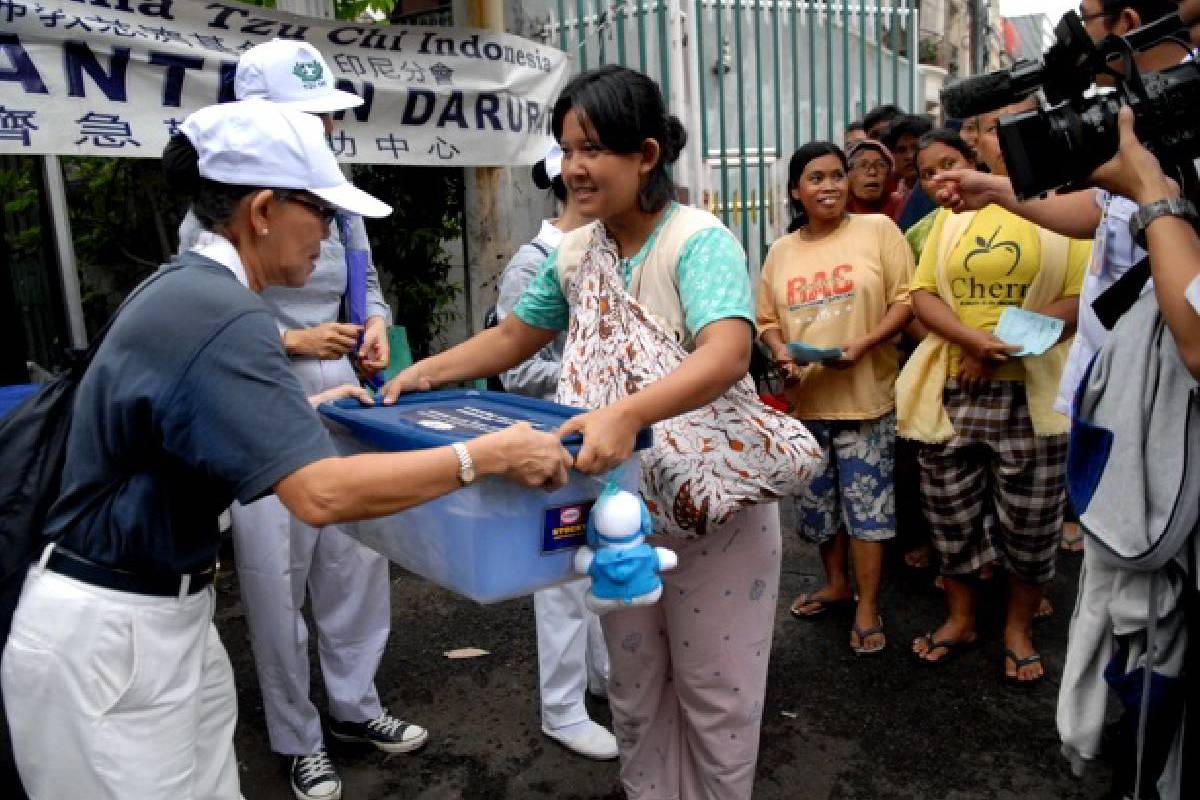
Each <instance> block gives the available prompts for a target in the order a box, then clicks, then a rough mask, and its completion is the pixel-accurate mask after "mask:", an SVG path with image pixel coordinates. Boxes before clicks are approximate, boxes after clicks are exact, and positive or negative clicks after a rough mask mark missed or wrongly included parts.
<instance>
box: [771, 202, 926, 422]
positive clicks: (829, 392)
mask: <svg viewBox="0 0 1200 800" xmlns="http://www.w3.org/2000/svg"><path fill="white" fill-rule="evenodd" d="M912 270H913V255H912V249H911V248H910V247H909V246H908V242H906V241H905V240H904V236H903V235H902V234H901V233H900V229H899V228H897V227H896V224H895V223H894V222H892V221H891V220H890V219H888V218H887V217H885V216H882V215H880V214H862V215H858V214H852V215H850V216H848V217H847V218H846V221H845V222H843V223H842V225H841V227H840V228H838V229H837V230H836V231H834V232H833V233H831V234H830V235H828V236H826V237H825V238H824V239H821V240H820V241H817V242H808V241H805V240H804V239H802V238H801V235H800V233H799V232H796V233H791V234H788V235H787V236H784V237H783V238H781V239H779V240H778V241H776V242H775V244H773V245H772V246H771V251H770V252H769V253H768V254H767V258H766V261H765V262H764V263H763V268H762V279H761V283H760V285H759V290H758V327H759V331H760V334H761V332H764V331H767V330H770V329H772V328H774V329H776V330H778V331H780V333H781V334H782V336H783V338H784V341H788V342H804V343H805V344H810V345H814V346H816V347H838V346H842V345H845V344H846V343H848V342H850V341H851V340H853V339H857V338H859V337H862V336H865V335H867V334H868V333H870V332H871V331H872V330H873V329H874V328H875V326H877V325H878V324H879V322H880V320H882V319H883V316H884V314H886V313H887V311H888V309H889V308H891V307H892V306H893V305H895V304H896V303H905V304H907V303H908V282H909V280H910V279H911V277H912ZM899 362H900V355H899V352H898V351H897V350H896V345H895V343H894V342H885V343H883V344H881V345H879V346H878V347H876V348H873V349H872V350H871V351H870V352H868V353H867V354H866V355H865V356H864V357H863V358H862V360H861V361H859V362H858V363H857V364H855V365H854V366H853V367H850V368H849V369H844V370H842V369H832V368H830V367H823V366H820V365H812V366H810V367H808V368H806V369H804V373H803V377H802V378H801V380H800V381H799V382H798V383H797V384H795V385H794V386H792V387H789V390H788V399H789V400H791V402H792V404H793V407H794V411H793V413H794V414H795V415H796V416H797V417H799V418H800V419H875V418H876V417H881V416H883V415H884V414H886V413H888V412H889V411H891V410H892V409H893V408H894V407H895V405H896V373H897V370H898V366H899Z"/></svg>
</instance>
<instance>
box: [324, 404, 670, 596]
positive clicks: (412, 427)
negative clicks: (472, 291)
mask: <svg viewBox="0 0 1200 800" xmlns="http://www.w3.org/2000/svg"><path fill="white" fill-rule="evenodd" d="M321 413H322V414H324V415H325V417H326V418H327V419H329V420H331V421H333V423H335V427H341V428H342V429H343V431H344V432H345V433H347V434H349V437H351V438H352V439H353V442H354V446H355V447H356V448H359V449H361V450H363V451H381V450H383V451H408V450H422V449H426V448H430V447H444V446H446V445H449V444H450V443H451V442H456V441H465V440H468V439H473V438H475V437H476V436H480V435H482V434H485V433H490V432H492V431H497V430H500V429H502V428H506V427H508V426H509V425H512V424H515V423H517V422H529V423H530V424H531V425H533V427H534V428H537V429H538V430H544V431H554V430H556V429H557V428H558V427H559V426H560V425H561V424H562V423H563V422H564V421H566V420H567V419H570V418H571V417H573V416H575V415H577V414H580V413H582V411H581V410H579V409H575V408H568V407H567V406H560V405H557V404H555V403H549V402H546V401H543V400H535V399H531V398H527V397H519V396H516V395H509V394H504V393H502V392H484V391H443V392H423V393H418V394H409V395H403V396H401V397H400V399H399V400H398V401H397V402H396V404H395V405H394V406H362V405H359V403H358V402H357V401H355V400H341V401H338V402H337V403H327V404H325V405H323V406H321ZM574 438H575V439H576V440H575V441H574V442H571V441H570V440H568V441H567V447H568V449H569V450H574V449H575V448H577V447H578V445H579V441H578V437H574ZM649 444H650V432H649V431H648V430H646V431H643V432H642V433H641V435H639V437H638V444H637V449H639V450H640V449H643V448H645V447H646V446H648V445H649ZM616 476H617V479H618V482H619V483H620V484H621V486H622V487H624V488H626V489H628V490H630V491H633V492H636V491H637V490H638V487H639V484H640V482H641V468H640V464H639V463H638V456H637V454H636V453H635V454H634V455H633V456H632V457H631V458H630V459H629V460H628V461H626V462H625V463H624V464H622V465H621V466H620V467H618V468H617V470H616ZM604 483H605V479H604V477H603V476H598V477H593V476H588V475H583V474H581V473H578V472H574V471H572V472H571V480H570V483H568V484H567V485H566V486H564V487H563V488H562V489H560V490H558V491H556V492H553V493H546V492H543V491H540V490H538V489H526V488H524V487H521V486H518V485H517V484H515V483H513V482H512V481H509V480H506V479H504V478H481V479H480V480H479V481H477V482H475V483H473V484H472V485H470V486H468V487H466V488H463V489H459V490H458V491H456V492H452V493H450V494H448V495H445V496H444V497H440V498H438V499H436V500H433V501H430V502H428V503H425V504H424V505H420V506H416V507H415V508H410V509H408V510H407V511H402V512H400V513H399V514H392V515H391V516H388V517H383V518H381V519H376V520H367V521H364V522H358V523H353V524H349V525H345V526H343V527H344V528H345V530H346V531H347V532H348V533H349V534H350V535H351V536H353V537H355V538H356V539H358V541H360V542H362V543H363V544H365V545H367V546H368V547H370V548H372V549H374V550H376V551H378V552H380V553H382V554H383V555H384V556H386V557H387V558H389V559H390V560H392V561H395V562H396V563H397V564H400V565H401V566H403V567H405V568H406V569H408V570H411V571H412V572H415V573H416V574H418V575H420V576H422V577H424V578H427V579H429V580H431V581H433V582H434V583H436V584H438V585H439V586H444V587H446V588H447V589H451V590H453V591H455V592H458V593H459V594H462V595H466V596H467V597H470V598H471V599H472V600H475V601H476V602H479V603H495V602H497V601H500V600H506V599H508V598H511V597H519V596H521V595H527V594H531V593H533V592H536V591H537V590H539V589H544V588H546V587H547V586H553V585H555V584H558V583H562V582H564V581H567V580H571V579H573V578H577V577H579V576H578V575H577V574H576V573H575V571H574V568H573V566H572V562H573V559H574V555H575V550H576V549H577V548H578V547H579V546H580V545H581V544H583V539H584V525H585V523H586V522H587V515H588V513H589V511H590V510H591V504H592V501H594V500H595V499H596V497H598V496H599V494H600V492H601V490H602V489H603V488H604Z"/></svg>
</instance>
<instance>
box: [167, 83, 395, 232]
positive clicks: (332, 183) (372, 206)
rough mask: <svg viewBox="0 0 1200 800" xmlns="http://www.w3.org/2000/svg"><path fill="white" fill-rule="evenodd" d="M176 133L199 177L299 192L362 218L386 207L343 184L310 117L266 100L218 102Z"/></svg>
mask: <svg viewBox="0 0 1200 800" xmlns="http://www.w3.org/2000/svg"><path fill="white" fill-rule="evenodd" d="M180 130H181V131H183V133H184V135H186V136H187V137H188V139H189V140H190V141H191V143H192V146H193V147H195V148H196V152H197V153H198V154H199V156H200V159H199V168H200V175H201V176H202V177H205V178H208V179H209V180H212V181H216V182H218V183H227V184H232V185H235V186H261V187H263V188H264V189H302V190H304V191H307V192H309V193H310V194H313V195H315V196H317V197H319V198H321V199H322V200H324V201H325V202H327V203H329V204H330V205H332V206H336V207H337V208H340V209H342V210H343V211H349V212H350V213H352V214H361V215H362V216H364V217H386V216H387V215H388V214H390V213H392V207H391V206H389V205H388V204H387V203H384V202H383V201H381V200H379V199H377V198H376V197H373V196H372V195H369V194H367V193H366V192H364V191H363V190H362V189H359V188H358V187H356V186H354V185H353V184H352V183H350V182H349V181H347V180H346V176H345V175H343V174H342V171H341V169H339V168H338V163H337V159H335V158H334V156H333V152H332V151H331V150H330V149H329V146H328V145H327V144H326V143H325V128H324V126H323V125H322V124H321V121H320V120H319V119H317V118H316V117H314V116H312V114H307V113H303V112H300V111H296V110H294V109H293V108H290V107H288V106H282V105H279V104H277V103H272V102H267V101H266V100H260V99H250V100H239V101H237V102H233V103H222V104H220V105H215V106H206V107H205V108H202V109H200V110H199V111H196V112H195V113H193V114H191V115H190V116H189V117H188V118H187V119H185V120H184V121H183V125H181V126H180Z"/></svg>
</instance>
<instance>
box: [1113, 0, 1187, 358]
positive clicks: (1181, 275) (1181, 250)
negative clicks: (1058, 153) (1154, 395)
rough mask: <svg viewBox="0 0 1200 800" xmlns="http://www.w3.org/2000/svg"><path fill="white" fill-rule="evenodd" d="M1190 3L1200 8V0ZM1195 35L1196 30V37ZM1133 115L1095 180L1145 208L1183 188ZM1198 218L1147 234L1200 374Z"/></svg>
mask: <svg viewBox="0 0 1200 800" xmlns="http://www.w3.org/2000/svg"><path fill="white" fill-rule="evenodd" d="M1190 3H1191V4H1193V5H1195V6H1196V7H1197V8H1198V9H1200V0H1190ZM1197 30H1198V31H1200V26H1198V28H1197ZM1196 36H1197V34H1193V38H1196ZM1133 120H1134V117H1133V112H1132V111H1130V110H1129V109H1128V108H1123V109H1121V116H1120V118H1119V122H1120V132H1121V146H1120V149H1119V150H1118V151H1117V155H1116V157H1114V158H1113V159H1112V160H1111V161H1109V162H1108V163H1106V164H1104V165H1102V166H1101V167H1100V168H1099V169H1097V170H1096V171H1095V172H1094V173H1092V183H1094V184H1095V185H1097V186H1101V187H1103V188H1104V189H1106V190H1108V191H1110V192H1112V193H1113V194H1119V195H1122V196H1123V197H1127V198H1130V200H1131V201H1132V202H1133V203H1135V204H1136V206H1141V207H1148V206H1150V205H1151V204H1153V203H1156V202H1158V201H1160V200H1167V199H1171V198H1175V197H1178V196H1179V187H1178V186H1177V185H1176V184H1175V182H1174V181H1172V180H1171V179H1170V178H1168V177H1167V176H1166V175H1164V174H1163V171H1162V168H1161V167H1160V166H1159V163H1158V159H1157V158H1155V157H1154V154H1153V153H1151V152H1150V151H1149V150H1147V149H1146V148H1145V147H1144V146H1143V145H1142V143H1141V142H1139V141H1138V139H1137V135H1136V134H1135V133H1134V132H1133ZM1136 206H1135V207H1136ZM1194 222H1195V220H1194V218H1189V217H1188V216H1187V215H1179V214H1176V213H1173V212H1168V213H1163V214H1161V215H1159V216H1156V217H1154V218H1153V219H1151V220H1150V222H1149V223H1148V224H1147V225H1146V227H1145V235H1146V246H1147V249H1148V250H1149V252H1150V270H1151V274H1152V275H1153V276H1154V291H1155V294H1156V296H1157V300H1158V307H1159V309H1160V310H1161V311H1162V315H1163V318H1164V319H1165V320H1166V323H1167V327H1169V328H1170V329H1171V335H1172V336H1173V337H1174V339H1175V344H1176V346H1177V347H1178V348H1179V354H1180V356H1181V357H1182V358H1183V363H1184V365H1185V366H1187V368H1188V371H1189V372H1190V373H1192V375H1193V377H1195V378H1197V379H1200V238H1198V237H1197V236H1196V230H1195V228H1194V227H1193V223H1194Z"/></svg>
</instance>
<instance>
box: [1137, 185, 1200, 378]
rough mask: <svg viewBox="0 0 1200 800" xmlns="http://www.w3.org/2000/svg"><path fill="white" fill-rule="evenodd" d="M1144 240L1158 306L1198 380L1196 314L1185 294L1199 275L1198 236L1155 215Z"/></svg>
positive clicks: (1175, 220) (1198, 319)
mask: <svg viewBox="0 0 1200 800" xmlns="http://www.w3.org/2000/svg"><path fill="white" fill-rule="evenodd" d="M1164 196H1166V195H1160V197H1164ZM1156 199H1158V198H1154V197H1151V198H1150V200H1147V201H1146V202H1152V201H1153V200H1156ZM1146 243H1147V244H1148V245H1149V253H1150V272H1151V273H1152V274H1153V275H1154V293H1155V295H1156V296H1157V297H1158V306H1159V308H1160V309H1162V314H1163V318H1164V319H1166V321H1167V326H1168V327H1169V328H1170V329H1171V335H1172V336H1173V337H1174V338H1175V344H1176V345H1178V347H1179V354H1180V356H1181V357H1182V358H1183V363H1184V364H1185V365H1187V368H1188V372H1190V373H1192V377H1194V378H1197V379H1200V316H1197V312H1196V309H1194V308H1193V307H1192V305H1191V303H1189V302H1188V300H1187V296H1186V294H1185V293H1186V291H1187V288H1188V286H1189V284H1191V282H1192V281H1193V280H1195V279H1196V277H1197V276H1198V275H1200V239H1198V238H1197V237H1196V232H1195V230H1193V229H1192V226H1191V225H1190V224H1189V223H1188V222H1187V221H1186V220H1183V219H1180V218H1179V217H1159V218H1158V219H1156V220H1155V221H1154V222H1151V223H1150V225H1149V226H1148V227H1147V228H1146Z"/></svg>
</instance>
